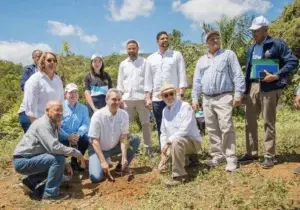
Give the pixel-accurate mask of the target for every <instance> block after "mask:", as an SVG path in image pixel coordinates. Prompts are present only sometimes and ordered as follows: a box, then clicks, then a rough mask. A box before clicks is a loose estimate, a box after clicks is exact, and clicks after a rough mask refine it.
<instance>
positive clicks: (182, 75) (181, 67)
mask: <svg viewBox="0 0 300 210" xmlns="http://www.w3.org/2000/svg"><path fill="white" fill-rule="evenodd" d="M177 61H178V76H179V88H180V94H184V92H185V88H186V87H187V80H186V69H185V63H184V58H183V56H182V54H181V53H180V52H179V54H178V58H177Z"/></svg>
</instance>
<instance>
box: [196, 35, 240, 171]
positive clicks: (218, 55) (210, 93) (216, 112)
mask: <svg viewBox="0 0 300 210" xmlns="http://www.w3.org/2000/svg"><path fill="white" fill-rule="evenodd" d="M206 45H207V48H208V53H207V54H206V55H204V56H202V57H201V58H200V59H199V61H198V63H197V65H196V69H195V73H194V82H193V90H192V99H193V109H194V110H195V111H197V110H199V109H200V105H199V102H198V97H199V94H200V93H203V95H204V96H203V111H204V118H205V124H206V127H207V130H208V135H209V138H210V143H211V155H212V157H213V159H212V160H211V161H208V165H209V166H215V165H217V164H219V163H222V162H224V161H225V159H226V160H227V165H226V169H225V170H226V171H229V172H231V171H234V170H235V169H236V168H237V159H236V155H235V132H234V126H233V121H232V109H233V106H239V105H240V104H241V99H242V95H243V93H244V91H245V80H244V76H243V74H242V70H241V66H240V64H239V62H238V59H237V56H236V54H235V53H234V52H233V51H231V50H225V49H221V42H220V33H219V32H218V31H210V32H209V33H208V34H207V35H206ZM233 91H234V92H235V94H234V98H233V97H232V92H233Z"/></svg>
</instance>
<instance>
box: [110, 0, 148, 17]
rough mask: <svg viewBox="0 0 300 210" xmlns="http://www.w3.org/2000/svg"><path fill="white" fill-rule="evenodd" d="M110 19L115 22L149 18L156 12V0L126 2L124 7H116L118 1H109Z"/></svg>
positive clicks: (130, 0) (129, 0)
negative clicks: (140, 17) (139, 17)
mask: <svg viewBox="0 0 300 210" xmlns="http://www.w3.org/2000/svg"><path fill="white" fill-rule="evenodd" d="M108 10H109V11H110V12H111V17H110V18H109V19H111V20H113V21H126V20H127V21H128V20H133V19H135V18H136V17H138V16H144V17H147V16H149V15H150V14H151V12H152V11H153V10H154V0H124V1H123V5H122V6H117V5H116V0H109V2H108Z"/></svg>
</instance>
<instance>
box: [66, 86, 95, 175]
mask: <svg viewBox="0 0 300 210" xmlns="http://www.w3.org/2000/svg"><path fill="white" fill-rule="evenodd" d="M65 95H66V100H65V102H64V114H63V120H62V124H61V133H60V141H61V142H62V143H64V144H65V145H69V146H72V147H78V150H79V151H80V152H81V153H82V155H84V153H85V151H86V150H87V148H88V145H89V138H88V136H87V133H88V129H89V125H90V118H89V113H88V109H87V107H86V106H85V105H83V104H80V103H79V102H78V99H79V95H78V87H77V85H76V84H74V83H70V84H68V85H67V86H66V88H65ZM71 166H72V168H73V169H74V170H77V171H83V170H84V167H85V163H84V162H83V161H82V162H81V166H80V165H79V163H78V162H77V159H76V158H74V157H73V158H71Z"/></svg>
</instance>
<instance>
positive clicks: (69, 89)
mask: <svg viewBox="0 0 300 210" xmlns="http://www.w3.org/2000/svg"><path fill="white" fill-rule="evenodd" d="M73 90H78V87H77V85H76V84H74V83H70V84H67V86H66V88H65V92H68V93H69V92H71V91H73Z"/></svg>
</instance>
